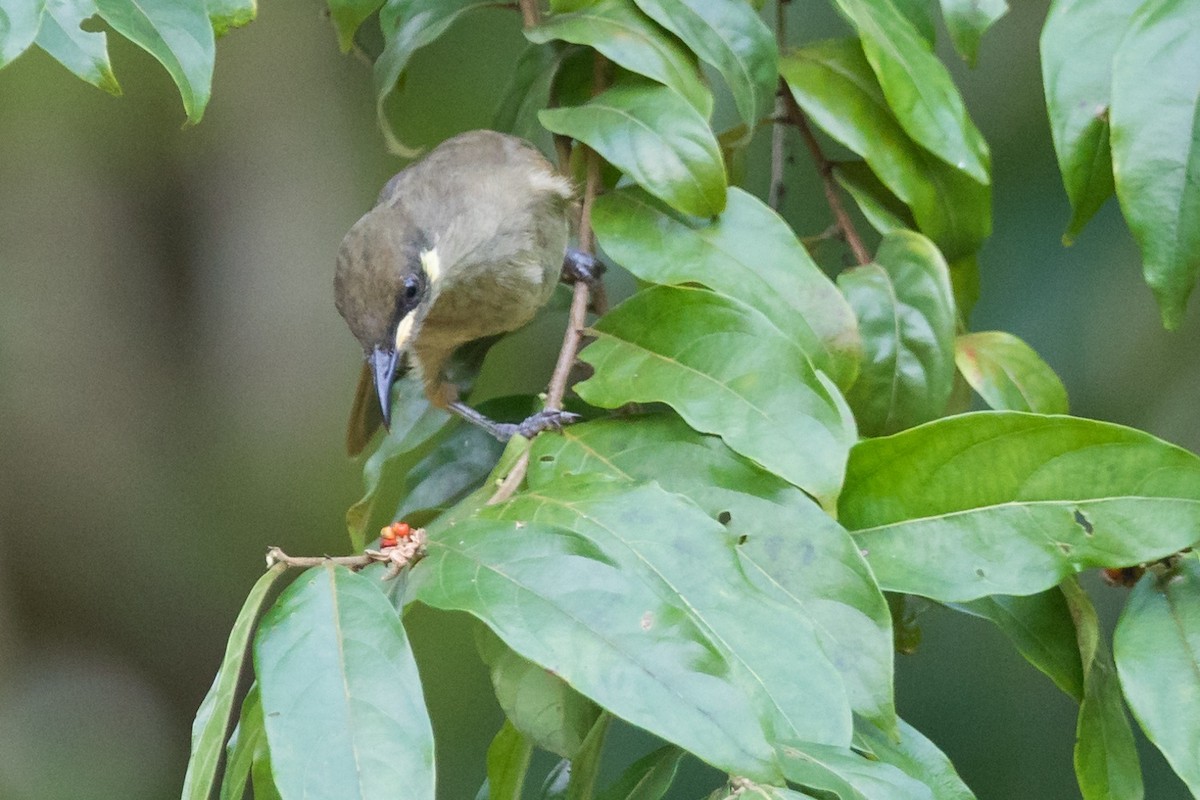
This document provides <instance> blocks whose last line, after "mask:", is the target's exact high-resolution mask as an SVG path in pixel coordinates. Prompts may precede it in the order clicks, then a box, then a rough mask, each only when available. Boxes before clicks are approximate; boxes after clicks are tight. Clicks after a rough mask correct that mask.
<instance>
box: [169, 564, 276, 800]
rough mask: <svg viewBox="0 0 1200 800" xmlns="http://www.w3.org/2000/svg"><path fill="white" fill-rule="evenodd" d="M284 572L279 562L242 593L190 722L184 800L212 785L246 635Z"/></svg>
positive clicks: (200, 797) (200, 799) (197, 797)
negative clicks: (209, 684) (220, 654)
mask: <svg viewBox="0 0 1200 800" xmlns="http://www.w3.org/2000/svg"><path fill="white" fill-rule="evenodd" d="M285 571H286V570H285V568H284V567H283V566H282V565H276V566H274V567H272V568H271V569H269V570H267V572H266V573H265V574H264V575H263V576H262V577H261V578H259V579H258V581H257V582H255V584H254V587H253V588H251V589H250V593H249V594H248V595H246V600H245V602H244V603H242V610H241V611H239V612H238V615H237V619H235V620H234V622H233V630H231V631H230V633H229V641H228V642H227V643H226V645H225V657H224V658H223V659H222V660H221V666H220V668H219V669H218V670H217V676H216V677H215V678H214V679H213V684H212V687H211V688H210V689H209V690H208V694H206V695H205V696H204V700H203V702H201V703H200V708H199V710H197V711H196V719H195V721H194V722H193V723H192V755H191V759H190V760H189V761H188V767H187V774H186V775H185V776H184V779H183V794H182V796H183V798H184V800H204V798H207V797H208V796H209V795H210V794H211V793H212V790H213V787H214V786H216V782H217V766H218V764H219V762H220V759H221V750H222V749H223V748H224V747H225V735H226V733H227V732H228V730H229V724H230V721H231V720H232V718H233V703H234V700H235V699H236V695H237V687H238V681H239V680H240V679H241V676H242V665H243V664H244V663H245V661H246V650H247V645H248V644H249V642H250V634H251V632H252V631H253V629H254V622H255V620H257V619H258V614H259V612H260V611H261V610H262V604H263V602H264V601H265V600H266V598H267V594H268V593H269V592H270V591H271V587H272V586H273V585H274V584H275V581H276V580H278V578H279V577H280V576H281V575H283V573H284V572H285Z"/></svg>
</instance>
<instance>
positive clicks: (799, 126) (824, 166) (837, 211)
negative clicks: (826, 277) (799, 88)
mask: <svg viewBox="0 0 1200 800" xmlns="http://www.w3.org/2000/svg"><path fill="white" fill-rule="evenodd" d="M783 102H784V105H785V106H786V107H787V116H788V121H789V122H791V123H792V125H794V126H795V127H796V130H798V131H800V136H801V137H802V138H803V139H804V143H805V144H806V145H807V146H808V151H809V153H811V154H812V159H813V162H814V163H815V164H816V166H817V172H819V173H820V174H821V183H822V184H823V185H824V187H825V199H826V201H828V203H829V210H830V211H832V212H833V218H834V219H835V220H836V221H837V226H838V230H840V231H841V232H842V238H844V239H845V240H846V244H848V245H849V246H850V250H851V252H853V253H854V258H855V260H857V261H858V263H859V264H869V263H870V262H871V254H870V252H869V251H868V250H867V248H866V246H865V245H864V244H863V241H862V237H860V236H859V235H858V231H857V230H856V229H855V227H854V222H853V221H852V220H851V219H850V215H849V214H847V213H846V209H845V207H844V206H843V205H842V200H841V197H840V196H839V195H838V191H837V182H836V181H834V179H833V164H832V163H831V162H830V161H829V159H827V158H825V154H824V153H823V152H821V144H820V142H818V141H817V137H816V135H814V134H813V131H812V128H811V127H810V126H809V124H808V119H807V118H806V117H805V116H804V112H803V111H801V110H800V105H799V104H798V103H797V102H796V98H795V97H793V96H792V93H791V92H790V91H788V92H784V95H783Z"/></svg>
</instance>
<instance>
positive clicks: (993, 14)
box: [941, 0, 1008, 66]
mask: <svg viewBox="0 0 1200 800" xmlns="http://www.w3.org/2000/svg"><path fill="white" fill-rule="evenodd" d="M941 2H942V18H943V19H944V20H945V21H946V30H948V31H949V32H950V41H952V42H954V49H955V50H957V51H958V54H959V55H960V56H962V57H963V60H964V61H966V62H967V63H968V64H970V65H971V66H975V60H976V58H977V57H978V55H979V41H980V40H981V39H982V38H983V34H985V33H986V32H987V29H988V28H990V27H992V24H993V23H995V22H996V20H998V19H1000V18H1001V17H1002V16H1004V15H1005V14H1007V13H1008V3H1006V2H1005V1H1004V0H941Z"/></svg>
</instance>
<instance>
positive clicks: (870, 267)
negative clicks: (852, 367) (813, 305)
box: [838, 230, 955, 436]
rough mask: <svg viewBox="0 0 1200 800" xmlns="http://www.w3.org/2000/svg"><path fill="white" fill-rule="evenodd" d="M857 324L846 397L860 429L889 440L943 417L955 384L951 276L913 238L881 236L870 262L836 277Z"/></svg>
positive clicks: (932, 251)
mask: <svg viewBox="0 0 1200 800" xmlns="http://www.w3.org/2000/svg"><path fill="white" fill-rule="evenodd" d="M838 286H839V287H841V290H842V292H843V294H845V295H846V299H847V300H848V301H849V303H850V306H851V308H853V309H854V313H855V315H856V316H857V317H858V326H859V332H860V333H861V335H862V339H863V352H864V357H863V364H862V370H861V373H860V374H859V377H858V380H857V381H856V382H855V384H854V385H853V386H852V387H850V391H849V392H847V393H846V400H847V401H848V402H849V403H850V407H851V408H853V409H854V416H855V419H856V420H857V421H858V427H859V430H861V431H862V433H863V434H865V435H867V436H879V435H883V434H888V433H895V432H896V431H899V430H903V429H904V428H908V427H911V426H913V425H917V424H920V423H922V422H927V421H929V420H931V419H934V418H936V417H938V416H940V415H941V414H942V411H943V409H945V407H946V401H947V400H948V399H949V398H950V389H951V387H952V385H953V381H954V325H955V314H954V297H953V292H952V290H951V288H950V269H949V267H947V265H946V261H945V259H943V258H942V256H941V254H940V253H939V252H938V250H937V248H936V247H934V245H933V243H932V242H930V241H929V240H928V239H926V238H925V237H923V236H921V235H920V234H917V233H913V232H912V231H903V230H901V231H893V232H892V233H889V234H888V235H887V236H885V237H884V239H883V242H882V243H881V244H880V246H879V250H878V252H876V254H875V261H874V262H873V263H871V264H865V265H863V266H861V267H853V268H851V269H848V270H845V271H844V272H842V273H841V274H840V275H838Z"/></svg>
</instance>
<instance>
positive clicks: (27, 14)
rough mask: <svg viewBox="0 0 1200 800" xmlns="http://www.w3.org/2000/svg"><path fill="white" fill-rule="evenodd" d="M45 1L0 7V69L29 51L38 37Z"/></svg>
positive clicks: (24, 2)
mask: <svg viewBox="0 0 1200 800" xmlns="http://www.w3.org/2000/svg"><path fill="white" fill-rule="evenodd" d="M45 7H46V0H32V2H29V1H28V0H25V1H23V0H18V1H17V2H15V3H9V2H6V3H4V4H3V5H0V67H4V66H5V65H7V64H8V63H9V62H11V61H12V60H13V59H15V58H16V57H17V56H19V55H21V54H22V53H24V52H25V51H26V50H28V49H29V45H31V44H33V42H34V39H36V38H37V35H38V27H39V26H40V25H41V20H42V16H43V14H42V12H43V10H44V9H45Z"/></svg>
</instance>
